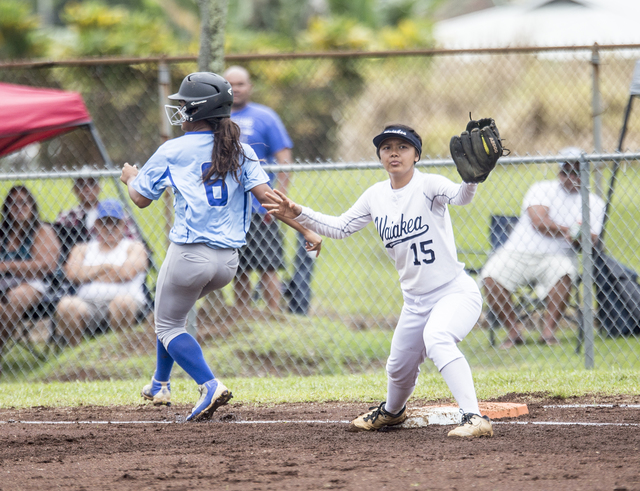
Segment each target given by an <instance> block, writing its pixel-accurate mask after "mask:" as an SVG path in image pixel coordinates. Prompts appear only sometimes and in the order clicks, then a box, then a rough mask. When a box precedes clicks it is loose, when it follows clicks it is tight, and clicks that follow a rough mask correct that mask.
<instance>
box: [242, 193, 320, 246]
mask: <svg viewBox="0 0 640 491" xmlns="http://www.w3.org/2000/svg"><path fill="white" fill-rule="evenodd" d="M271 191H272V190H271V187H269V185H268V184H259V185H258V186H256V187H255V188H253V189H252V190H251V193H252V194H253V195H254V196H255V197H256V198H257V200H258V201H259V202H260V203H262V206H264V207H265V208H266V205H269V206H271V205H274V204H275V203H274V201H275V200H276V199H280V198H278V196H277V195H274V194H273V193H272V192H271ZM275 192H276V193H278V195H282V196H285V195H284V194H283V193H282V192H280V191H277V190H276V191H275ZM276 206H277V205H276ZM267 209H269V208H267ZM269 214H271V215H273V216H275V217H276V218H277V219H278V220H280V221H281V222H284V223H286V224H287V225H289V226H290V227H291V228H293V229H294V230H297V231H298V232H300V233H301V234H302V235H303V237H304V240H305V242H306V243H305V249H306V250H307V251H317V253H316V256H318V255H320V249H322V237H320V236H319V235H318V234H317V233H315V232H313V231H312V230H309V229H308V228H305V227H303V226H302V225H301V224H300V223H298V222H296V221H295V216H291V214H289V215H286V214H278V213H271V212H269ZM296 216H297V215H296Z"/></svg>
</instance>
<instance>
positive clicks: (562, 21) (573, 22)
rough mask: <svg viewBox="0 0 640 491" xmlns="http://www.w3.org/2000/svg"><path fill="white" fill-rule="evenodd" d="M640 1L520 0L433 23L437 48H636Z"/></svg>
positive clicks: (638, 41) (638, 32) (639, 33)
mask: <svg viewBox="0 0 640 491" xmlns="http://www.w3.org/2000/svg"><path fill="white" fill-rule="evenodd" d="M639 21H640V0H533V1H532V0H525V1H519V2H514V3H512V4H509V5H503V6H498V7H493V8H488V9H484V10H480V11H477V12H473V13H471V14H466V15H461V16H458V17H453V18H451V19H447V20H443V21H440V22H438V23H437V24H436V26H435V30H434V35H435V39H436V43H437V45H438V47H441V48H447V49H463V48H501V47H514V46H586V45H593V44H594V43H598V44H601V45H603V44H640V28H639V27H640V26H639V23H640V22H639Z"/></svg>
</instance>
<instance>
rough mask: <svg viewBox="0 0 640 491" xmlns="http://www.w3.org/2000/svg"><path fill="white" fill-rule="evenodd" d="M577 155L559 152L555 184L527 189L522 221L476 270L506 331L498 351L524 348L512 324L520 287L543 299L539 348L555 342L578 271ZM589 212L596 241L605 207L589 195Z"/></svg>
mask: <svg viewBox="0 0 640 491" xmlns="http://www.w3.org/2000/svg"><path fill="white" fill-rule="evenodd" d="M580 154H581V150H580V149H578V148H574V147H569V148H565V149H563V150H562V151H561V155H564V156H565V157H566V160H565V161H564V162H562V164H561V165H560V169H559V173H558V179H557V180H553V181H542V182H537V183H535V184H534V185H533V186H531V188H530V189H529V191H528V192H527V194H526V195H525V197H524V202H523V205H522V210H523V212H522V215H521V217H520V219H519V220H518V223H517V224H516V226H515V227H514V229H513V231H512V232H511V234H510V235H509V238H508V239H507V242H506V243H505V244H504V246H502V247H501V248H500V249H498V250H497V251H496V252H495V253H494V254H493V256H491V258H489V260H488V261H487V263H486V264H485V266H484V268H483V269H482V272H481V275H480V276H481V278H482V280H483V284H484V288H485V295H486V300H487V303H488V304H489V308H491V310H492V311H493V312H494V313H495V314H496V315H497V316H498V318H499V319H500V320H501V321H502V322H503V324H504V325H506V326H507V329H508V337H507V339H506V340H505V341H504V342H503V343H502V344H501V345H500V346H499V347H500V348H501V349H507V348H511V347H513V346H515V345H517V344H523V343H524V337H523V326H522V324H521V322H520V321H519V320H518V319H517V318H516V315H515V312H514V309H513V300H512V298H511V296H512V294H513V292H514V291H515V290H516V289H517V288H518V287H520V286H523V285H526V284H534V285H535V288H536V293H537V294H538V296H539V297H540V298H545V299H546V306H547V308H546V310H545V312H544V316H543V318H544V327H543V330H542V333H541V337H540V340H539V342H540V343H542V344H547V345H552V344H556V343H557V342H558V340H557V338H556V336H555V331H556V328H557V324H558V321H559V320H560V317H561V316H562V314H563V313H564V310H565V309H566V306H567V302H568V300H569V296H570V294H571V285H572V283H573V282H574V281H575V280H576V277H577V271H578V268H577V254H576V250H577V247H579V232H580V224H581V222H582V200H581V197H580V164H579V161H578V159H579V157H580ZM589 209H590V211H591V213H590V225H591V237H592V240H594V241H596V240H597V238H598V235H599V234H600V231H601V230H602V223H603V220H604V211H605V203H604V201H603V200H602V199H600V198H599V197H598V196H596V195H594V194H591V195H590V197H589Z"/></svg>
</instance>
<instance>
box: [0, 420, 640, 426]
mask: <svg viewBox="0 0 640 491" xmlns="http://www.w3.org/2000/svg"><path fill="white" fill-rule="evenodd" d="M210 423H218V424H345V423H347V424H348V423H350V421H343V420H336V421H332V420H315V419H307V420H286V419H278V420H272V421H262V420H256V421H210ZM492 423H493V424H496V425H543V426H640V423H593V422H580V421H492ZM0 424H25V425H80V424H84V425H122V424H140V425H144V424H183V422H180V421H18V420H16V421H13V420H8V421H0Z"/></svg>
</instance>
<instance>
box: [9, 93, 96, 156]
mask: <svg viewBox="0 0 640 491" xmlns="http://www.w3.org/2000/svg"><path fill="white" fill-rule="evenodd" d="M84 125H88V126H90V128H91V129H92V133H94V130H93V124H92V123H91V116H90V115H89V111H87V108H86V106H85V105H84V101H83V100H82V96H80V94H78V93H76V92H67V91H63V90H56V89H43V88H35V87H26V86H22V85H13V84H5V83H0V156H2V155H6V154H9V153H11V152H14V151H16V150H19V149H20V148H22V147H24V146H26V145H28V144H30V143H33V142H37V141H41V140H47V139H49V138H53V137H54V136H56V135H60V134H62V133H66V132H68V131H72V130H74V129H76V128H78V127H79V126H84ZM93 136H94V139H95V138H96V135H95V134H94V135H93ZM98 146H99V147H102V146H101V143H98ZM100 151H101V153H102V151H103V148H100Z"/></svg>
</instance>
